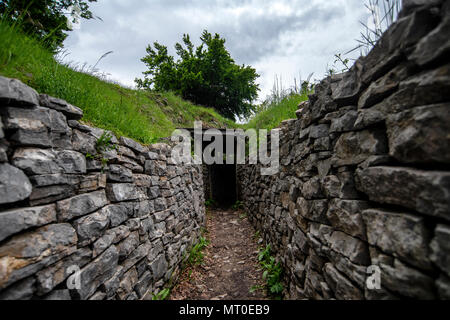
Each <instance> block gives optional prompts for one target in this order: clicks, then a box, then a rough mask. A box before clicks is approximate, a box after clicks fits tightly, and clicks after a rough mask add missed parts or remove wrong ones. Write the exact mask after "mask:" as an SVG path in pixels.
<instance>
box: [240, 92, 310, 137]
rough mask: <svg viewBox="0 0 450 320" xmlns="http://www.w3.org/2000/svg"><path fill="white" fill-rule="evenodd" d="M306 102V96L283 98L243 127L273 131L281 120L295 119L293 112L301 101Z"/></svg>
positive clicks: (294, 95)
mask: <svg viewBox="0 0 450 320" xmlns="http://www.w3.org/2000/svg"><path fill="white" fill-rule="evenodd" d="M306 100H308V96H307V94H306V93H305V94H293V95H289V96H287V97H285V98H284V99H283V100H281V102H280V103H273V104H271V105H270V106H269V107H268V108H267V109H266V110H264V111H262V112H259V113H257V114H256V115H255V116H253V117H252V118H251V119H250V121H249V122H248V123H247V124H245V125H244V127H245V128H246V129H248V128H255V129H268V130H271V129H274V128H276V127H278V126H279V125H280V124H281V122H282V121H283V120H287V119H296V118H297V117H296V115H295V112H296V111H297V109H298V105H299V104H300V102H302V101H306Z"/></svg>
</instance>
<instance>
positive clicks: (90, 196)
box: [56, 190, 108, 221]
mask: <svg viewBox="0 0 450 320" xmlns="http://www.w3.org/2000/svg"><path fill="white" fill-rule="evenodd" d="M107 204H108V200H107V199H106V194H105V191H104V190H102V191H96V192H92V193H87V194H82V195H79V196H75V197H73V198H70V199H67V200H62V201H59V202H58V203H57V205H56V206H57V210H58V220H59V221H69V220H71V219H73V218H76V217H80V216H84V215H86V214H89V213H92V212H94V211H96V210H98V209H100V208H102V207H104V206H106V205H107Z"/></svg>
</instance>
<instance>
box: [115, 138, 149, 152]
mask: <svg viewBox="0 0 450 320" xmlns="http://www.w3.org/2000/svg"><path fill="white" fill-rule="evenodd" d="M119 142H120V143H121V144H122V145H124V146H125V147H128V148H130V149H132V150H134V151H137V152H139V153H146V152H147V153H148V152H149V150H148V148H146V147H144V146H142V145H141V144H140V143H138V142H136V141H134V140H133V139H130V138H126V137H121V138H120V139H119Z"/></svg>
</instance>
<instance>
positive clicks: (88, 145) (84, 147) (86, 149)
mask: <svg viewBox="0 0 450 320" xmlns="http://www.w3.org/2000/svg"><path fill="white" fill-rule="evenodd" d="M72 147H73V150H75V151H78V152H81V153H82V154H84V155H85V156H87V155H88V154H90V155H91V156H94V155H96V154H97V139H96V138H95V137H94V136H92V135H90V134H87V133H85V132H82V131H79V130H73V133H72Z"/></svg>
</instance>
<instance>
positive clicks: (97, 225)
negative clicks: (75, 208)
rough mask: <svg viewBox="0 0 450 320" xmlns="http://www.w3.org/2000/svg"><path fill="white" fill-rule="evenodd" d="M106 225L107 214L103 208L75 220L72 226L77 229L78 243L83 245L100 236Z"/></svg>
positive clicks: (107, 223) (107, 222) (107, 221)
mask: <svg viewBox="0 0 450 320" xmlns="http://www.w3.org/2000/svg"><path fill="white" fill-rule="evenodd" d="M108 225H109V216H108V214H107V213H106V212H105V211H103V210H100V211H98V212H94V213H92V214H89V215H87V216H84V217H82V218H80V219H78V220H75V221H74V222H73V226H74V228H75V230H77V234H78V243H79V245H80V246H85V245H88V244H91V243H92V242H94V241H95V240H97V239H98V238H100V237H101V236H102V235H103V233H104V231H105V230H106V228H107V227H108Z"/></svg>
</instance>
